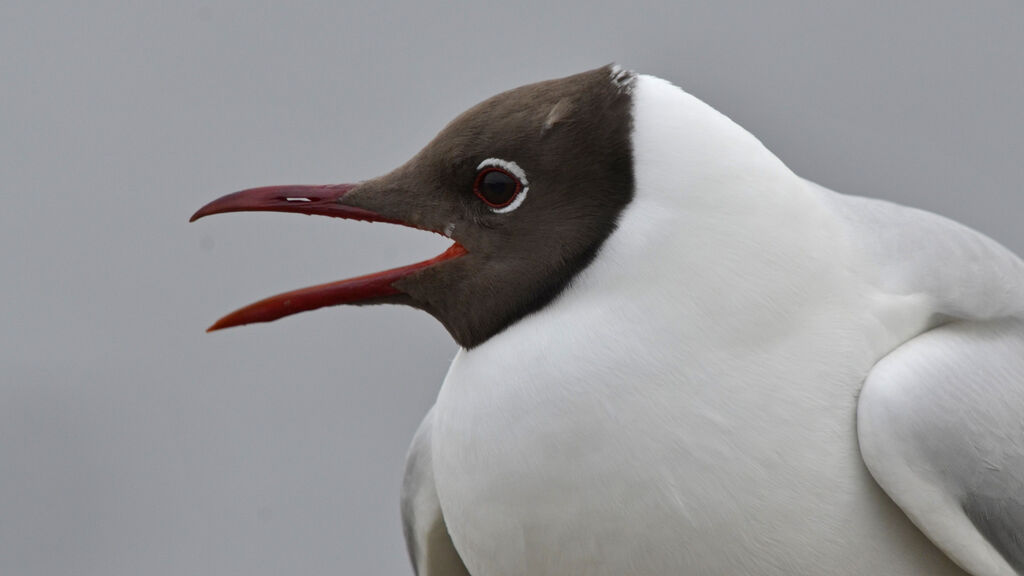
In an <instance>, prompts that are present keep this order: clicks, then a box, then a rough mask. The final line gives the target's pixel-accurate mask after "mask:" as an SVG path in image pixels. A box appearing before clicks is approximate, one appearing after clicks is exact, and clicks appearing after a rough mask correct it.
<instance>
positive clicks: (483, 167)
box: [473, 158, 530, 214]
mask: <svg viewBox="0 0 1024 576" xmlns="http://www.w3.org/2000/svg"><path fill="white" fill-rule="evenodd" d="M476 169H477V176H476V181H475V182H474V183H473V192H474V193H475V194H476V195H477V196H478V197H479V198H480V199H481V200H483V201H484V203H485V204H487V207H488V208H489V209H490V210H491V212H494V213H495V214H507V213H509V212H512V211H513V210H515V209H516V208H519V207H520V206H522V204H523V201H525V200H526V193H527V192H529V191H530V182H529V181H528V180H527V179H526V172H524V171H523V169H522V168H520V167H519V165H518V164H516V163H515V162H512V161H510V160H502V159H500V158H488V159H486V160H484V161H483V162H481V163H480V165H479V166H477V167H476Z"/></svg>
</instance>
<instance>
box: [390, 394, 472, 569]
mask: <svg viewBox="0 0 1024 576" xmlns="http://www.w3.org/2000/svg"><path fill="white" fill-rule="evenodd" d="M433 413H434V409H433V408H431V409H430V411H429V412H427V415H426V417H424V418H423V422H421V423H420V427H419V429H418V430H417V431H416V435H415V436H414V437H413V439H412V445H411V446H410V447H409V455H408V456H406V460H405V479H404V481H403V482H402V525H403V529H404V531H405V544H406V546H407V547H408V548H409V558H410V559H411V560H412V567H413V571H414V572H415V573H416V574H417V576H469V572H468V571H467V570H466V567H465V566H464V565H463V564H462V559H461V558H460V557H459V553H458V552H457V551H456V550H455V545H454V544H452V540H451V537H450V536H448V527H447V526H446V525H445V523H444V516H443V515H442V513H441V503H440V502H439V501H438V498H437V490H436V488H435V486H434V468H433V461H432V458H431V448H430V434H431V429H432V427H433V426H432V422H433Z"/></svg>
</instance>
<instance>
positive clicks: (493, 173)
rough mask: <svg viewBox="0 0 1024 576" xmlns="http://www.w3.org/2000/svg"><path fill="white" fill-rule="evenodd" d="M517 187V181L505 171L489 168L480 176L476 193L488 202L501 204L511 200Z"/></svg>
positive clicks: (496, 204)
mask: <svg viewBox="0 0 1024 576" xmlns="http://www.w3.org/2000/svg"><path fill="white" fill-rule="evenodd" d="M518 188H519V183H518V182H516V180H515V179H514V178H512V177H511V176H509V175H508V174H506V173H505V172H502V171H501V170H490V171H488V172H486V173H485V174H484V175H483V177H481V178H480V180H479V183H478V184H477V194H479V195H480V196H481V197H482V198H483V199H484V200H486V201H487V203H489V204H493V205H495V206H502V205H504V204H508V203H509V202H511V201H512V198H513V197H514V196H515V195H516V191H517V189H518Z"/></svg>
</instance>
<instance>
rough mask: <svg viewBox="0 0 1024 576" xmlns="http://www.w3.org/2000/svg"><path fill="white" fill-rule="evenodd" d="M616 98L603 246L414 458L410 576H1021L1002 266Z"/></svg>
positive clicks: (1018, 425)
mask: <svg viewBox="0 0 1024 576" xmlns="http://www.w3.org/2000/svg"><path fill="white" fill-rule="evenodd" d="M630 88H631V90H632V97H633V121H634V132H633V152H634V164H635V175H636V196H635V198H634V200H633V201H632V202H631V203H630V204H629V206H628V207H627V208H626V210H625V212H624V213H623V214H622V217H621V219H620V222H619V227H618V229H617V230H616V231H615V232H614V233H613V234H612V235H611V236H610V237H609V238H608V239H607V241H606V242H605V243H604V245H603V246H602V248H601V250H600V253H599V254H598V256H597V258H596V259H595V260H594V261H593V262H592V263H591V264H590V266H589V267H587V268H586V269H585V270H583V272H582V273H581V274H580V275H579V276H578V277H577V278H576V279H575V280H574V281H573V282H572V284H571V285H570V286H569V288H568V289H567V290H565V292H564V293H562V294H561V295H560V296H559V297H558V298H557V299H556V300H555V301H554V302H552V303H551V304H550V305H548V306H546V307H545V308H543V309H542V310H540V311H538V312H537V313H534V314H531V315H529V316H527V317H525V318H523V319H522V320H520V321H519V322H517V323H515V324H513V325H512V326H510V327H509V328H508V329H506V330H505V331H503V332H501V333H499V334H498V335H496V336H494V337H492V338H490V339H489V340H488V341H486V342H485V343H483V344H481V345H480V346H478V347H476V348H474V349H472V350H471V351H465V350H463V351H461V352H460V353H459V355H458V356H457V357H456V359H455V361H454V362H453V364H452V366H451V369H450V371H449V374H448V376H447V378H446V380H445V383H444V386H443V388H442V390H441V393H440V395H439V397H438V399H437V403H436V405H435V406H434V408H433V409H432V411H431V414H430V415H428V417H427V419H426V420H425V421H424V425H423V427H421V431H420V433H419V434H418V435H417V441H416V443H414V446H413V450H412V453H411V459H410V474H409V476H408V478H407V487H406V493H405V505H406V506H407V507H409V508H415V509H416V510H417V511H418V514H417V515H416V517H417V525H416V526H411V527H410V531H411V533H410V540H411V542H412V546H413V548H414V549H416V550H417V553H418V554H419V555H420V559H421V561H420V562H419V565H420V575H421V576H429V575H430V574H449V573H458V572H454V570H461V569H462V568H461V567H459V566H458V559H457V558H454V559H452V558H451V553H452V552H453V549H452V548H451V544H452V542H453V543H454V549H457V550H458V555H459V556H461V557H462V560H463V562H464V563H465V567H466V568H468V571H469V572H470V573H471V574H473V575H474V576H494V575H513V574H523V575H527V574H529V575H531V576H545V575H552V576H554V575H560V576H561V575H566V574H587V575H603V574H607V575H613V574H614V575H622V574H630V575H635V576H643V575H651V576H654V575H664V574H707V575H725V574H728V575H746V574H750V575H753V574H759V575H764V574H777V575H792V574H841V575H854V574H858V575H864V574H867V575H874V574H887V575H893V576H910V575H922V574H928V575H953V574H963V573H964V572H963V571H962V570H961V568H960V567H962V568H963V569H964V570H966V571H967V572H968V573H970V574H973V575H974V576H996V575H1000V576H1008V575H1012V574H1016V573H1017V572H1015V571H1014V570H1015V569H1016V570H1024V542H1022V536H1021V534H1024V491H1022V486H1024V417H1022V414H1024V360H1022V359H1024V320H1020V318H1022V317H1024V263H1022V262H1021V260H1020V259H1018V258H1017V257H1016V256H1014V255H1013V254H1011V253H1010V252H1008V251H1007V250H1006V249H1004V248H1003V247H1001V246H999V245H998V244H997V243H995V242H993V241H991V240H989V239H988V238H986V237H984V236H982V235H981V234H979V233H977V232H974V231H972V230H970V229H967V228H965V227H963V226H960V225H958V224H956V223H953V222H951V221H949V220H946V219H944V218H941V217H938V216H935V215H932V214H929V213H926V212H923V211H919V210H913V209H909V208H904V207H900V206H896V205H893V204H889V203H885V202H880V201H875V200H868V199H862V198H853V197H846V196H840V195H837V194H835V193H833V192H830V191H828V190H826V189H824V188H822V187H820V186H818V185H815V184H813V183H810V182H807V181H805V180H803V179H801V178H800V177H798V176H796V175H795V174H793V173H792V172H791V171H790V170H789V169H788V168H786V166H785V165H783V164H782V162H781V161H779V160H778V159H777V158H776V157H775V156H774V155H772V154H771V153H770V152H769V151H768V150H767V149H765V148H764V147H763V146H762V145H761V143H760V142H758V141H757V140H756V139H755V138H754V137H753V136H751V135H750V134H748V133H747V132H746V131H744V130H743V129H742V128H740V127H739V126H737V125H736V124H734V123H733V122H731V121H730V120H729V119H727V118H725V117H724V116H722V115H721V114H719V113H717V112H716V111H714V110H713V109H711V108H710V107H708V106H707V105H705V104H703V103H702V102H700V101H699V100H697V99H695V98H693V97H692V96H690V95H688V94H686V93H685V92H683V91H682V90H680V89H678V88H676V87H674V86H672V85H671V84H669V83H667V82H665V81H663V80H659V79H657V78H653V77H650V76H639V77H637V79H636V80H635V82H634V83H633V84H632V85H631V86H630ZM1015 318H1016V319H1015ZM858 436H859V440H860V443H859V444H858ZM862 454H863V457H862ZM865 462H866V464H867V466H865ZM869 469H870V474H869ZM872 475H873V477H872ZM876 480H877V483H876ZM879 485H881V488H879ZM435 486H436V494H435V492H434V490H435ZM883 490H884V491H885V492H886V493H887V494H888V496H887V495H886V493H883ZM890 497H891V499H890ZM893 501H895V504H894V503H893ZM897 505H898V506H899V507H897ZM901 509H902V510H901ZM442 511H443V515H444V522H445V523H446V524H447V530H448V532H449V533H450V536H451V541H450V542H449V541H448V540H447V535H446V534H445V533H444V529H443V525H442V526H441V530H440V532H431V531H430V527H431V526H434V527H435V528H436V523H433V522H430V521H428V520H424V518H435V519H436V520H440V519H439V518H438V517H437V515H438V514H439V513H441V512H442ZM439 535H440V536H439ZM432 542H433V543H432ZM432 554H433V555H434V556H433V558H434V559H436V560H437V562H436V563H434V564H432V563H431V562H430V561H429V559H430V557H431V555H432ZM424 559H426V561H424ZM950 559H952V560H953V561H955V562H956V563H957V564H959V566H960V567H958V566H957V565H955V564H954V563H953V561H951V560H950Z"/></svg>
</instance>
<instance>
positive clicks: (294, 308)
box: [189, 184, 466, 332]
mask: <svg viewBox="0 0 1024 576" xmlns="http://www.w3.org/2000/svg"><path fill="white" fill-rule="evenodd" d="M356 186H357V185H356V184H332V185H326V186H266V187H263V188H251V189H248V190H242V191H241V192H235V193H233V194H228V195H227V196H222V197H220V198H218V199H216V200H214V201H213V202H210V203H209V204H207V205H206V206H203V207H202V208H200V209H199V210H198V211H196V213H195V214H193V215H192V218H190V219H189V222H195V221H196V220H198V219H200V218H202V217H204V216H209V215H211V214H221V213H225V212H296V213H299V214H319V215H322V216H333V217H335V218H347V219H349V220H362V221H366V222H389V223H392V224H401V225H406V224H405V223H404V222H402V221H400V220H397V219H394V218H388V217H385V216H382V215H380V214H377V213H375V212H371V211H370V210H365V209H363V208H357V207H355V206H348V205H345V204H342V203H341V199H342V198H343V197H344V196H345V195H346V194H348V193H349V191H351V190H352V189H354V188H355V187H356ZM464 254H466V249H465V248H463V247H462V245H461V244H459V243H458V242H456V243H455V244H452V246H451V247H450V248H448V250H446V251H445V252H444V253H443V254H441V255H439V256H437V257H435V258H432V259H430V260H427V261H424V262H419V263H417V264H410V265H408V266H402V267H400V268H393V269H391V270H386V271H384V272H377V273H376V274H369V275H366V276H359V277H358V278H351V279H348V280H341V281H339V282H330V283H327V284H320V285H317V286H310V287H309V288H302V289H300V290H293V291H291V292H285V293H283V294H278V295H277V296H271V297H270V298H266V299H264V300H260V301H259V302H255V303H253V304H250V305H248V306H246V307H244V308H240V309H238V310H235V311H234V312H232V313H231V314H228V315H227V316H224V317H223V318H221V319H220V320H218V321H216V322H215V323H214V324H213V325H212V326H210V327H209V328H208V329H207V332H212V331H214V330H220V329H222V328H230V327H232V326H241V325H243V324H252V323H255V322H270V321H272V320H277V319H278V318H283V317H285V316H289V315H291V314H296V313H298V312H305V311H307V310H315V309H317V308H323V307H325V306H335V305H339V304H355V303H360V302H363V303H365V302H367V301H369V300H375V299H381V298H385V297H387V296H394V295H397V294H401V293H402V292H401V291H400V290H398V289H397V288H395V287H393V286H392V284H393V283H394V282H395V281H397V280H399V279H401V278H404V277H406V276H408V275H409V274H412V273H413V272H416V271H418V270H422V269H424V268H426V267H428V266H432V265H435V264H439V263H441V262H444V261H446V260H451V259H453V258H457V257H459V256H462V255H464Z"/></svg>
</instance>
